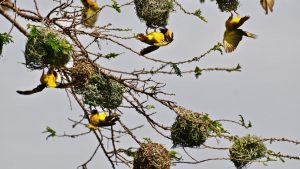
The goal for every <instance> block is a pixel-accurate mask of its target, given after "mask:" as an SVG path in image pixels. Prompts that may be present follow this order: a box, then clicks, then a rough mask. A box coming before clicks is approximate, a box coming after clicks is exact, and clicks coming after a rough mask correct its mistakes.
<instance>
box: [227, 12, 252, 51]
mask: <svg viewBox="0 0 300 169" xmlns="http://www.w3.org/2000/svg"><path fill="white" fill-rule="evenodd" d="M249 18H250V17H249V16H244V17H241V16H240V15H239V14H237V17H233V14H232V13H231V15H230V17H229V18H228V19H227V20H226V22H225V27H226V30H225V32H224V36H223V46H224V49H225V52H226V53H230V52H233V51H234V50H235V49H236V47H237V46H238V44H239V43H240V41H241V40H242V38H243V36H246V37H250V38H254V39H255V38H256V37H257V36H256V35H255V34H253V33H250V32H246V31H243V30H242V29H238V28H239V27H240V26H242V25H243V24H244V22H246V21H247V20H248V19H249Z"/></svg>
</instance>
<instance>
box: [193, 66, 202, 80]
mask: <svg viewBox="0 0 300 169" xmlns="http://www.w3.org/2000/svg"><path fill="white" fill-rule="evenodd" d="M194 72H195V77H196V79H198V78H199V76H201V75H202V70H201V69H200V68H199V67H198V66H196V68H195V70H194Z"/></svg>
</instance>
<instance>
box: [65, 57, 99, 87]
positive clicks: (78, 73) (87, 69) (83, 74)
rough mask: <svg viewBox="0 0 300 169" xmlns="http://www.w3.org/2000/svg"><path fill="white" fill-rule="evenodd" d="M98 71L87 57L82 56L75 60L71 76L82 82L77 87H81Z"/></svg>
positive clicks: (74, 79)
mask: <svg viewBox="0 0 300 169" xmlns="http://www.w3.org/2000/svg"><path fill="white" fill-rule="evenodd" d="M95 73H96V70H95V68H94V67H93V65H92V64H91V63H90V62H89V61H88V60H87V59H85V58H80V59H78V60H76V61H75V62H74V66H73V67H72V69H71V77H72V80H73V81H76V82H80V83H79V84H78V85H76V86H75V88H77V89H79V90H80V88H82V87H83V86H84V84H85V83H86V82H87V81H88V79H89V78H90V77H91V76H92V75H93V74H95Z"/></svg>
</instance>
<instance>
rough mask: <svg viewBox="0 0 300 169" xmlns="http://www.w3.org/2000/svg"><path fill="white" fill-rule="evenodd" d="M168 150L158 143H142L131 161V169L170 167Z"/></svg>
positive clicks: (164, 168) (161, 168) (162, 168)
mask: <svg viewBox="0 0 300 169" xmlns="http://www.w3.org/2000/svg"><path fill="white" fill-rule="evenodd" d="M170 166H171V158H170V156H169V152H168V150H167V149H166V148H165V147H164V146H163V145H161V144H158V143H143V144H141V147H140V148H139V149H138V151H137V153H136V156H135V158H134V161H133V169H170Z"/></svg>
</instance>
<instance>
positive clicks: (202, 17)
mask: <svg viewBox="0 0 300 169" xmlns="http://www.w3.org/2000/svg"><path fill="white" fill-rule="evenodd" d="M194 15H195V16H197V17H198V18H199V19H201V20H202V21H204V22H207V20H206V19H205V18H204V16H202V15H201V10H200V9H197V10H196V11H195V12H194Z"/></svg>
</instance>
